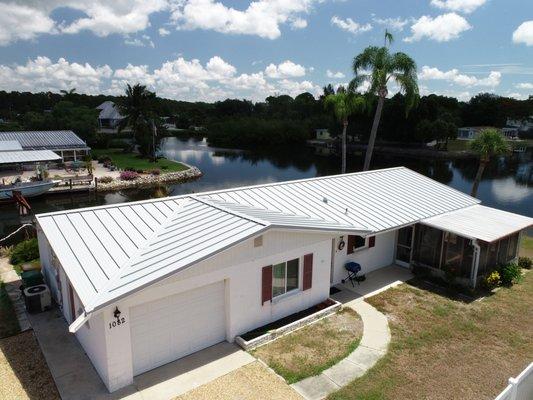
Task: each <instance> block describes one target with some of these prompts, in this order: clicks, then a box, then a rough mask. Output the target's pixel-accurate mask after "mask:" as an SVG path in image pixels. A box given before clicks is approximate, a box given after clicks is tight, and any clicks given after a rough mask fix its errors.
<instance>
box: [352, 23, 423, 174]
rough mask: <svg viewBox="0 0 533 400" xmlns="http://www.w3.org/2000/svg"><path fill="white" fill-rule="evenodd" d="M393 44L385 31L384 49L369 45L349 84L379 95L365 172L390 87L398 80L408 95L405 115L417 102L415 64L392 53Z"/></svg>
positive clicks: (402, 89)
mask: <svg viewBox="0 0 533 400" xmlns="http://www.w3.org/2000/svg"><path fill="white" fill-rule="evenodd" d="M393 41H394V38H393V36H392V34H391V33H389V32H388V31H385V42H384V46H383V47H377V46H368V47H367V48H366V49H364V50H363V52H362V53H361V54H359V55H357V56H356V57H354V59H353V65H352V69H353V72H354V74H355V78H354V79H353V80H352V81H351V82H350V89H353V88H354V87H357V86H360V85H361V84H363V83H365V84H367V85H368V87H369V89H368V93H370V94H376V95H377V96H378V105H377V108H376V114H375V115H374V122H373V124H372V130H371V131H370V138H369V140H368V146H367V149H366V155H365V164H364V167H363V170H364V171H366V170H368V169H369V168H370V160H371V159H372V152H373V151H374V143H375V142H376V135H377V132H378V127H379V121H380V119H381V112H382V110H383V103H384V102H385V98H386V97H387V94H388V90H387V84H388V83H390V82H391V81H395V82H396V83H397V84H398V85H399V86H400V90H401V91H402V92H403V93H405V99H406V113H408V112H409V111H410V110H411V108H413V107H414V106H415V105H416V103H417V102H418V83H417V75H416V63H415V62H414V60H413V59H412V58H411V57H409V56H408V55H407V54H405V53H402V52H398V53H392V54H391V53H390V52H389V45H390V44H391V43H392V42H393Z"/></svg>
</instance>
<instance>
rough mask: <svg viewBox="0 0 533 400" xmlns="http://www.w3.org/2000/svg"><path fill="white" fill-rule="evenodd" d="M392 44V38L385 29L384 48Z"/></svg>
mask: <svg viewBox="0 0 533 400" xmlns="http://www.w3.org/2000/svg"><path fill="white" fill-rule="evenodd" d="M393 42H394V36H392V33H390V32H389V31H388V30H387V29H385V47H387V44H388V45H389V46H390V45H391V44H392V43H393Z"/></svg>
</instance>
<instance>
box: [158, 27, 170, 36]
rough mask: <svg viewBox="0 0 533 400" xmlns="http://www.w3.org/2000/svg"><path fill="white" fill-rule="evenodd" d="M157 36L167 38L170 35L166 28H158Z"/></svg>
mask: <svg viewBox="0 0 533 400" xmlns="http://www.w3.org/2000/svg"><path fill="white" fill-rule="evenodd" d="M158 32H159V36H168V35H170V31H169V30H168V29H166V28H159V29H158Z"/></svg>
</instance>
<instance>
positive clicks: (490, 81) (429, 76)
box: [418, 65, 502, 87]
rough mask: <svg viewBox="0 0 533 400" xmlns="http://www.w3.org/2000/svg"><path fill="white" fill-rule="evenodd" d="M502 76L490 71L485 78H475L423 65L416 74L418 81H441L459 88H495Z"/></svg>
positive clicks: (454, 71)
mask: <svg viewBox="0 0 533 400" xmlns="http://www.w3.org/2000/svg"><path fill="white" fill-rule="evenodd" d="M501 77H502V74H501V72H499V71H491V72H490V73H489V75H488V76H487V77H486V78H477V77H475V76H473V75H466V74H461V73H459V70H457V69H455V68H454V69H451V70H449V71H441V70H440V69H438V68H435V67H429V66H427V65H424V66H423V67H422V70H421V72H420V73H419V74H418V79H420V80H422V81H424V80H443V81H448V82H451V83H454V84H457V85H460V86H485V87H496V86H498V85H499V84H500V81H501Z"/></svg>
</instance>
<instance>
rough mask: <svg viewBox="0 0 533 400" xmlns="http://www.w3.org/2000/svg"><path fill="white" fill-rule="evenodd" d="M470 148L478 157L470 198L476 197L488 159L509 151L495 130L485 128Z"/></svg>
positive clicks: (502, 138)
mask: <svg viewBox="0 0 533 400" xmlns="http://www.w3.org/2000/svg"><path fill="white" fill-rule="evenodd" d="M470 148H471V149H472V150H474V151H475V152H476V153H477V154H478V155H479V167H478V169H477V173H476V177H475V178H474V183H473V184H472V192H471V193H470V195H471V196H473V197H476V196H477V189H478V187H479V183H480V182H481V177H482V176H483V171H484V170H485V167H486V166H487V164H488V163H489V161H490V159H491V158H492V157H495V156H499V155H502V154H505V153H507V152H508V151H509V145H508V144H507V142H506V141H505V139H504V137H503V136H502V135H501V133H500V132H499V131H498V130H497V129H494V128H487V129H484V130H482V131H481V132H480V133H479V134H478V136H477V137H476V138H475V139H474V140H473V141H472V143H470Z"/></svg>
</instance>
